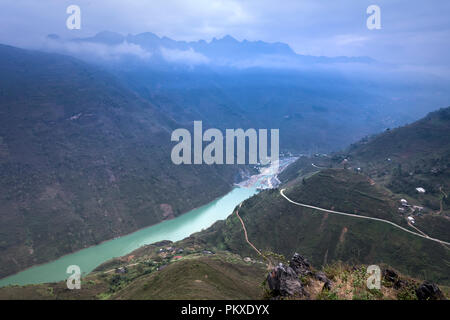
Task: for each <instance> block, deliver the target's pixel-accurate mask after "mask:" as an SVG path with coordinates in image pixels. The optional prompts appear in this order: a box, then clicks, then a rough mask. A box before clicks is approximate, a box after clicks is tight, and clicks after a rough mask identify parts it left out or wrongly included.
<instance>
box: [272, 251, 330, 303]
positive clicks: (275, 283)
mask: <svg viewBox="0 0 450 320" xmlns="http://www.w3.org/2000/svg"><path fill="white" fill-rule="evenodd" d="M305 277H310V278H315V279H317V280H319V281H321V282H323V283H324V285H323V288H322V290H323V289H326V290H331V289H332V287H333V283H332V282H331V280H330V279H328V277H327V276H326V275H325V273H323V272H317V273H315V272H314V271H313V270H312V268H311V264H310V263H309V262H308V260H307V259H306V258H305V257H303V256H302V255H300V254H298V253H295V254H294V256H293V257H292V259H291V261H290V262H289V266H285V265H284V264H282V263H280V264H279V265H278V266H276V267H275V268H274V269H273V270H272V271H271V272H270V273H269V275H268V276H267V284H268V285H269V289H270V291H271V294H272V296H273V297H287V296H296V297H308V296H309V294H308V293H307V291H306V288H305V287H304V285H303V283H302V281H301V279H302V278H305Z"/></svg>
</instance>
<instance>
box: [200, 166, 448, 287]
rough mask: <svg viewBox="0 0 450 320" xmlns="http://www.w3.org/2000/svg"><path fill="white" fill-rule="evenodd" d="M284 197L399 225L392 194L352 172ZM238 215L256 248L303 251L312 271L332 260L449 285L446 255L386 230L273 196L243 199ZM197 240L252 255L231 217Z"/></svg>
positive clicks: (326, 176)
mask: <svg viewBox="0 0 450 320" xmlns="http://www.w3.org/2000/svg"><path fill="white" fill-rule="evenodd" d="M286 194H287V195H288V196H289V197H290V198H291V199H293V200H294V201H298V202H303V203H308V204H312V205H315V206H319V207H323V208H334V210H337V211H346V212H352V213H360V214H363V215H368V216H372V217H382V218H385V219H389V220H391V221H394V222H396V223H398V224H402V220H401V219H400V217H398V216H397V214H396V212H395V203H394V202H393V200H392V199H391V198H390V193H389V192H388V191H387V190H384V189H383V188H382V187H376V186H371V185H370V183H369V182H368V181H367V179H366V178H365V177H364V176H362V175H358V174H356V173H352V172H351V171H349V170H338V169H335V170H327V171H325V172H321V173H318V174H315V175H313V176H312V177H310V178H309V179H307V180H306V184H304V185H303V184H302V183H301V182H298V183H297V184H296V185H295V186H293V187H291V188H290V189H288V190H287V192H286ZM239 212H240V216H241V217H242V218H243V220H244V221H245V223H246V227H247V232H248V236H249V239H250V240H251V241H252V242H253V243H254V244H255V245H256V247H257V248H259V249H262V250H269V251H273V252H277V253H282V254H283V255H285V256H286V257H289V256H291V255H292V254H293V253H294V252H301V253H302V254H304V255H305V256H307V257H308V258H309V259H311V261H312V262H313V264H314V265H316V266H321V265H325V264H327V263H330V262H332V261H336V260H342V261H345V262H348V263H351V264H358V263H364V264H379V263H385V264H388V265H391V266H392V267H394V268H396V269H398V270H400V271H401V272H403V273H405V274H408V275H411V276H415V277H419V278H424V279H431V280H434V281H437V282H439V283H443V284H448V283H450V278H449V272H448V271H449V267H448V263H449V258H450V255H449V250H448V249H445V248H444V247H443V246H442V245H440V244H437V243H434V242H431V241H428V240H425V239H422V238H418V237H415V236H413V235H410V234H408V233H405V232H403V231H400V230H397V229H394V228H393V227H391V226H389V225H386V224H383V223H379V222H373V221H366V220H358V219H355V218H351V217H342V216H336V215H332V214H324V213H321V212H317V211H313V210H311V209H306V208H301V207H298V206H295V205H293V204H291V203H289V202H287V201H286V200H285V199H284V198H282V197H281V195H280V194H279V191H278V190H270V191H265V192H262V193H260V194H258V195H257V196H254V197H253V198H251V199H249V200H247V201H245V202H244V205H243V206H242V208H241V209H240V211H239ZM195 236H196V237H198V238H199V239H201V240H203V241H206V242H207V243H209V244H210V245H214V246H216V247H218V248H220V249H227V250H231V251H232V252H238V253H239V254H243V255H254V252H253V251H252V249H251V248H249V246H248V245H247V244H246V242H245V240H244V237H243V234H242V230H241V227H240V223H239V221H238V219H237V217H236V216H235V215H233V216H230V217H229V218H228V219H227V220H225V221H220V222H217V223H216V224H215V225H213V226H212V227H211V228H210V229H208V230H206V231H204V232H201V233H198V234H196V235H195Z"/></svg>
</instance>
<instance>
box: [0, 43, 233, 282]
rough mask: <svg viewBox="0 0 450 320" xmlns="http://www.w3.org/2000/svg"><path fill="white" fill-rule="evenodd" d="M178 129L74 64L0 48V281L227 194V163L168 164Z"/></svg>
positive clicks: (102, 76)
mask: <svg viewBox="0 0 450 320" xmlns="http://www.w3.org/2000/svg"><path fill="white" fill-rule="evenodd" d="M177 127H178V125H177V123H175V122H174V121H173V120H171V119H170V118H168V117H166V116H165V115H164V114H163V113H161V112H160V111H159V110H158V109H157V108H155V107H154V106H153V105H152V104H150V103H149V102H147V101H145V100H142V99H140V98H139V97H138V96H136V95H135V94H134V93H132V92H130V91H129V90H127V89H125V88H124V87H123V86H122V85H121V84H120V83H119V82H118V81H117V80H116V79H115V78H114V77H112V76H110V75H109V74H107V73H105V72H103V71H102V70H100V69H98V68H96V67H93V66H90V65H87V64H85V63H83V62H81V61H78V60H76V59H73V58H70V57H65V56H61V55H55V54H47V53H40V52H34V51H26V50H21V49H17V48H13V47H9V46H0V177H1V179H0V277H3V276H6V275H8V274H11V273H13V272H16V271H19V270H20V269H23V268H25V267H28V266H30V265H33V264H37V263H42V262H45V261H48V260H51V259H54V258H56V257H59V256H61V255H63V254H65V253H69V252H72V251H74V250H77V249H80V248H83V247H86V246H89V245H92V244H96V243H99V242H101V241H103V240H106V239H111V238H114V237H116V236H119V235H123V234H125V233H129V232H131V231H134V230H137V229H139V228H141V227H144V226H148V225H151V224H154V223H157V222H159V221H161V220H164V219H168V218H172V217H173V216H177V215H179V214H181V213H183V212H186V211H188V210H189V209H192V208H194V207H198V206H200V205H202V204H205V203H206V202H208V201H211V200H212V199H214V198H216V197H218V196H220V195H222V194H224V193H226V192H227V191H228V190H229V189H230V188H231V184H232V183H233V181H234V174H235V170H234V168H232V167H231V166H224V167H222V168H217V167H213V166H175V165H173V164H172V162H171V160H170V151H171V142H170V133H171V131H172V130H173V129H174V128H177Z"/></svg>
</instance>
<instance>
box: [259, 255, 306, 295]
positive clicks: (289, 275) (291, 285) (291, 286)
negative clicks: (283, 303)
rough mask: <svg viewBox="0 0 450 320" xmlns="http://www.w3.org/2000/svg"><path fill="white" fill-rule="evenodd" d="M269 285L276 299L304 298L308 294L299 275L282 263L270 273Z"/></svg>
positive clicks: (268, 277)
mask: <svg viewBox="0 0 450 320" xmlns="http://www.w3.org/2000/svg"><path fill="white" fill-rule="evenodd" d="M267 284H268V285H269V289H270V291H271V293H272V295H273V296H274V297H277V296H282V297H287V296H304V295H305V294H306V291H305V289H304V287H303V284H302V283H301V281H300V279H299V278H298V275H297V273H295V271H294V270H293V269H292V268H291V267H288V266H285V265H283V264H282V263H280V264H279V265H278V266H276V267H275V268H274V269H273V270H272V271H271V272H270V273H269V275H268V276H267Z"/></svg>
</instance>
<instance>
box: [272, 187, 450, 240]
mask: <svg viewBox="0 0 450 320" xmlns="http://www.w3.org/2000/svg"><path fill="white" fill-rule="evenodd" d="M284 190H285V189H281V190H280V194H281V195H282V196H283V198H285V199H286V200H287V201H289V202H290V203H293V204H295V205H297V206H301V207H304V208H309V209H314V210H318V211H322V212H327V213H333V214H338V215H342V216H348V217H353V218H360V219H367V220H374V221H379V222H383V223H388V224H390V225H392V226H394V227H395V228H398V229H400V230H403V231H405V232H408V233H410V234H413V235H415V236H417V237H421V238H424V239H427V240H431V241H435V242H438V243H441V244H445V245H449V246H450V243H449V242H446V241H443V240H439V239H435V238H431V237H429V236H427V235H422V234H420V233H416V232H413V231H411V230H408V229H406V228H403V227H401V226H399V225H398V224H395V223H393V222H391V221H389V220H384V219H379V218H373V217H367V216H361V215H357V214H352V213H345V212H339V211H334V210H329V209H324V208H320V207H315V206H311V205H308V204H304V203H298V202H295V201H293V200H291V199H289V198H288V197H287V196H286V195H285V194H284ZM446 248H447V247H446ZM447 249H448V248H447Z"/></svg>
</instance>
